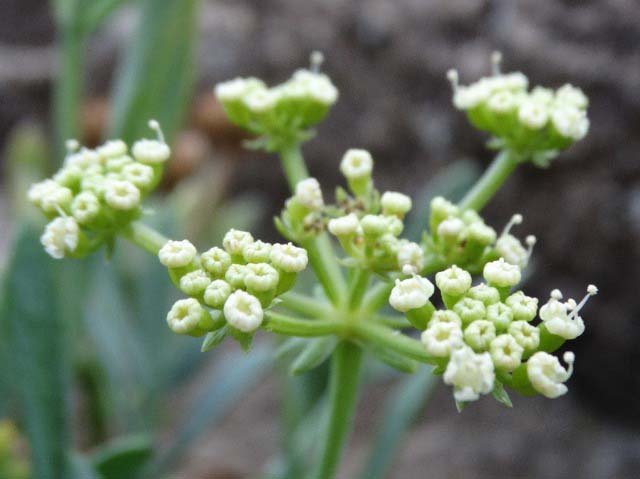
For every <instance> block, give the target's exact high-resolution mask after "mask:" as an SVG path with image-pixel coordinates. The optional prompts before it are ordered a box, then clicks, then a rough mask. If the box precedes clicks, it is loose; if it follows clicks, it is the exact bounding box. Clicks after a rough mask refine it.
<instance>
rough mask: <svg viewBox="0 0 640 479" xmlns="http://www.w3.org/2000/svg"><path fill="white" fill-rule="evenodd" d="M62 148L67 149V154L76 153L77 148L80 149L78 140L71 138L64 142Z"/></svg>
mask: <svg viewBox="0 0 640 479" xmlns="http://www.w3.org/2000/svg"><path fill="white" fill-rule="evenodd" d="M64 146H65V148H66V149H67V153H74V152H76V151H78V148H80V143H79V142H78V140H76V139H73V138H72V139H70V140H67V141H65V143H64Z"/></svg>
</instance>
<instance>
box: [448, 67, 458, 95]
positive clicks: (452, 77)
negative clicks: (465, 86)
mask: <svg viewBox="0 0 640 479" xmlns="http://www.w3.org/2000/svg"><path fill="white" fill-rule="evenodd" d="M447 80H449V83H451V88H453V91H454V92H456V91H457V90H458V87H459V84H458V81H459V78H458V70H455V69H453V68H452V69H451V70H449V71H448V72H447Z"/></svg>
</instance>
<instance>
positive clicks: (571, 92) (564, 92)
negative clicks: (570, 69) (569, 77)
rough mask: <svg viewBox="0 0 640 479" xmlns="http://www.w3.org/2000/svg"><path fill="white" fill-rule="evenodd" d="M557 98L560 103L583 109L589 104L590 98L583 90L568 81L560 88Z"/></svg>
mask: <svg viewBox="0 0 640 479" xmlns="http://www.w3.org/2000/svg"><path fill="white" fill-rule="evenodd" d="M555 99H556V102H557V103H559V104H563V105H569V106H572V107H574V108H578V109H581V110H584V109H585V108H587V106H589V99H588V98H587V96H586V95H585V94H584V93H583V92H582V90H581V89H580V88H576V87H574V86H573V85H570V84H568V83H567V84H566V85H563V86H561V87H560V88H558V90H557V91H556V98H555Z"/></svg>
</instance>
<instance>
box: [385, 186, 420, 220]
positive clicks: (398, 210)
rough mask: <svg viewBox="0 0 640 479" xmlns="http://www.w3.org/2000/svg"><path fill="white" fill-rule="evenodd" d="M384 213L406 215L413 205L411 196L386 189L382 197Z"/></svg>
mask: <svg viewBox="0 0 640 479" xmlns="http://www.w3.org/2000/svg"><path fill="white" fill-rule="evenodd" d="M380 205H381V206H382V213H383V214H385V215H395V216H399V217H400V218H402V217H404V215H406V214H407V213H408V212H409V211H410V210H411V206H412V202H411V198H409V197H408V196H407V195H404V194H402V193H398V192H395V191H385V192H384V193H383V194H382V197H381V198H380Z"/></svg>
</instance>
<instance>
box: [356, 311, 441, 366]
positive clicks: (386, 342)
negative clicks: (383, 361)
mask: <svg viewBox="0 0 640 479" xmlns="http://www.w3.org/2000/svg"><path fill="white" fill-rule="evenodd" d="M352 333H353V334H354V335H355V336H356V337H359V338H360V339H362V340H364V341H368V342H371V343H373V344H375V345H377V346H380V347H381V348H382V349H390V350H392V351H395V352H397V353H400V354H402V355H404V356H406V357H408V358H411V359H415V360H416V361H420V362H423V363H432V362H433V358H432V357H430V356H429V355H427V352H426V351H425V348H424V345H423V344H422V343H421V342H420V341H418V340H417V339H413V338H410V337H409V336H405V335H403V334H398V332H397V331H396V330H393V329H391V328H388V327H386V326H383V325H381V324H377V323H375V322H373V321H370V322H366V323H363V322H358V323H356V325H355V326H354V328H353V329H352Z"/></svg>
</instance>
